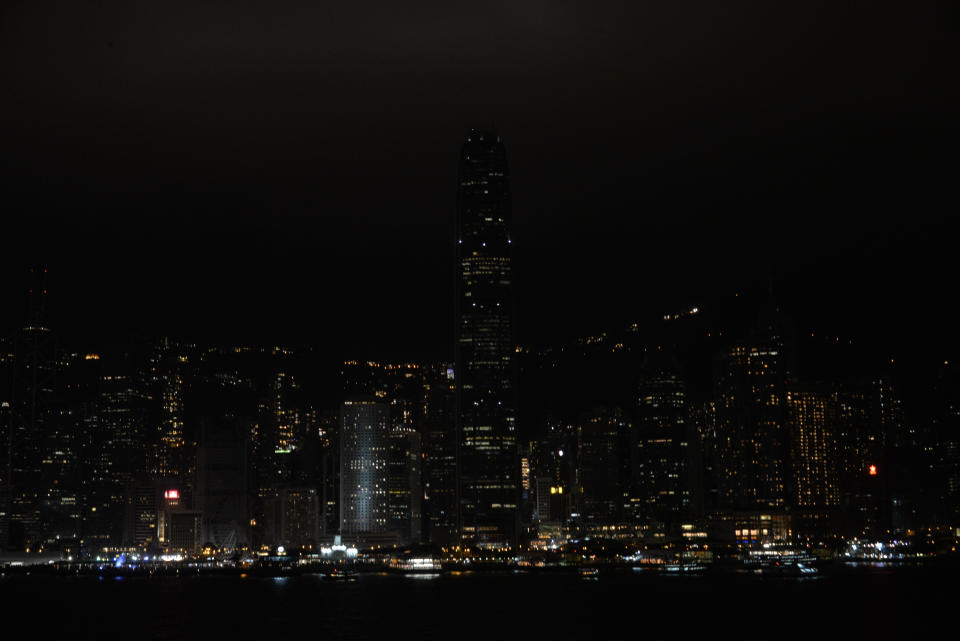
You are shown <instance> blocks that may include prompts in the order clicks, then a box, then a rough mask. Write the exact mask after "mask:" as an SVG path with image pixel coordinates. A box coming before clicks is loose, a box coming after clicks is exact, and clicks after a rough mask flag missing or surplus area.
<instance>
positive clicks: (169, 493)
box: [163, 490, 180, 501]
mask: <svg viewBox="0 0 960 641" xmlns="http://www.w3.org/2000/svg"><path fill="white" fill-rule="evenodd" d="M163 498H165V499H167V500H169V501H172V500H174V499H178V498H180V490H166V491H165V492H164V493H163Z"/></svg>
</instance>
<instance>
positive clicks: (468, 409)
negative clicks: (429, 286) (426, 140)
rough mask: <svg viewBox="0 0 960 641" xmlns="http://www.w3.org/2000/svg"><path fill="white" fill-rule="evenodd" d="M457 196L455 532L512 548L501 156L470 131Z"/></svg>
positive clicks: (510, 359)
mask: <svg viewBox="0 0 960 641" xmlns="http://www.w3.org/2000/svg"><path fill="white" fill-rule="evenodd" d="M458 180H459V185H458V192H457V292H456V301H457V302H456V304H457V310H456V323H457V327H456V335H457V343H456V372H457V385H456V387H457V414H458V421H459V425H458V432H459V480H460V486H459V509H460V535H461V540H462V541H463V543H464V544H467V545H476V546H480V547H492V548H496V547H504V546H512V545H515V544H516V538H517V532H518V529H519V511H518V509H517V505H518V502H519V498H518V496H519V489H518V487H519V486H518V483H519V481H518V476H519V470H518V468H519V465H518V461H517V437H516V425H515V420H516V399H515V382H514V381H515V371H514V352H515V345H514V340H513V305H512V288H511V283H512V280H513V277H512V273H511V262H510V242H511V240H510V216H511V212H510V191H509V188H508V183H507V156H506V150H505V149H504V146H503V143H502V142H501V141H500V138H499V136H497V135H496V134H495V133H491V132H482V131H476V130H474V131H472V132H471V133H470V136H469V137H468V138H467V140H466V142H465V143H464V145H463V148H462V151H461V154H460V170H459V178H458Z"/></svg>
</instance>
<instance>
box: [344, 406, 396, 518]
mask: <svg viewBox="0 0 960 641" xmlns="http://www.w3.org/2000/svg"><path fill="white" fill-rule="evenodd" d="M389 438H390V408H389V406H387V405H386V404H385V403H382V402H380V401H378V400H376V399H375V398H372V397H366V398H361V397H355V398H352V399H348V400H346V401H344V402H343V405H342V406H341V409H340V531H341V533H342V534H343V535H345V536H355V535H384V534H386V533H387V531H388V528H389V508H390V502H389V494H388V490H389V475H390V471H389V462H390V457H389V451H390V442H389Z"/></svg>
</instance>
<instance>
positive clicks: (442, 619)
mask: <svg viewBox="0 0 960 641" xmlns="http://www.w3.org/2000/svg"><path fill="white" fill-rule="evenodd" d="M953 576H954V575H953V572H952V571H949V570H948V569H947V568H945V567H926V568H917V567H905V568H876V567H867V568H854V569H841V570H835V571H830V572H825V573H823V574H821V575H818V576H817V577H816V578H808V579H796V578H770V577H762V576H752V575H749V574H744V575H720V576H666V575H662V574H651V573H641V572H633V571H630V570H626V569H617V570H609V571H606V572H604V571H600V573H599V575H598V576H596V577H592V578H591V580H584V578H583V577H582V576H581V575H580V574H579V573H576V572H569V573H539V572H529V573H514V572H492V573H479V572H478V573H461V574H449V573H447V574H442V575H403V574H383V573H360V574H359V575H358V576H357V577H356V580H354V581H336V580H331V579H329V578H327V577H324V576H322V575H302V576H292V577H280V578H269V577H260V578H256V577H245V578H240V577H236V576H233V577H229V576H193V577H142V578H132V577H126V578H99V577H97V576H67V577H64V576H23V575H16V576H12V575H7V576H5V577H0V603H2V608H0V610H2V615H3V616H2V618H3V621H4V623H3V625H2V629H3V630H4V631H5V632H6V631H12V630H14V629H16V628H19V627H21V626H20V625H19V624H22V623H28V624H30V625H31V627H32V626H40V627H39V630H40V631H41V632H40V634H37V635H32V636H36V637H37V638H44V639H47V638H49V639H70V638H92V639H98V638H99V639H138V640H140V639H161V640H166V639H204V640H208V641H209V640H213V639H229V640H234V639H262V640H264V641H267V640H273V639H277V640H280V639H387V638H411V639H514V638H524V637H530V638H540V639H542V638H549V639H605V638H608V637H616V638H624V637H626V638H636V639H660V638H667V637H671V636H677V637H679V638H698V637H700V638H709V637H715V636H717V635H727V634H734V635H736V636H743V637H745V638H747V637H749V638H756V637H768V636H769V637H773V638H778V639H779V638H789V639H801V638H805V639H813V638H816V637H819V636H823V635H826V634H829V635H830V636H831V637H832V636H836V635H841V636H844V637H848V638H860V639H886V638H894V637H898V636H901V637H907V638H919V637H918V635H922V631H923V630H924V629H931V627H932V626H935V625H936V624H938V623H948V624H951V625H952V617H953V616H954V610H955V607H956V602H957V601H956V595H957V592H956V590H955V588H953V587H951V583H950V580H951V578H952V577H953ZM623 629H626V630H627V631H628V634H626V635H624V633H623ZM4 636H5V635H4Z"/></svg>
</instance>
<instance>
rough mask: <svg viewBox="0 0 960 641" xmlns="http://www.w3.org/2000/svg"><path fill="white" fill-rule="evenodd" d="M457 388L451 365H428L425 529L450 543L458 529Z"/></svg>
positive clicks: (433, 540) (432, 537)
mask: <svg viewBox="0 0 960 641" xmlns="http://www.w3.org/2000/svg"><path fill="white" fill-rule="evenodd" d="M456 423H457V421H456V389H455V385H454V370H453V367H451V366H449V365H440V366H435V367H430V368H425V371H424V378H423V421H422V437H423V455H424V456H423V494H424V504H423V509H424V515H425V522H424V526H425V530H426V531H425V532H424V538H425V539H426V540H428V541H430V542H431V543H440V544H450V543H453V542H454V541H455V540H456V531H457V447H456V442H457V441H456V438H457V432H456Z"/></svg>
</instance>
